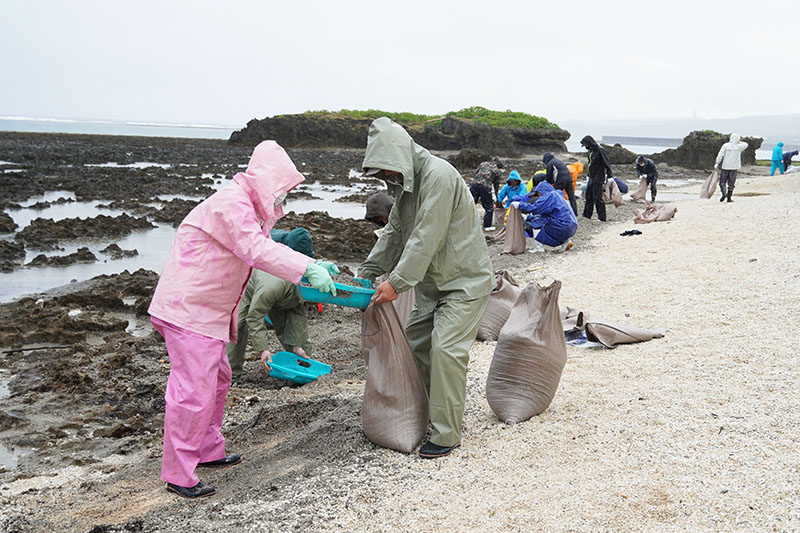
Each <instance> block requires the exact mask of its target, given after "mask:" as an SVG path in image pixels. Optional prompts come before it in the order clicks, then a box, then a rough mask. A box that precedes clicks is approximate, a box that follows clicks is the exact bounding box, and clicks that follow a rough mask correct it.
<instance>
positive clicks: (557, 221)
mask: <svg viewBox="0 0 800 533" xmlns="http://www.w3.org/2000/svg"><path fill="white" fill-rule="evenodd" d="M534 199H535V201H534V202H531V200H534ZM511 205H512V206H514V207H516V208H517V209H519V210H520V212H522V213H529V214H528V216H527V217H526V219H525V223H524V225H525V228H526V230H530V231H531V233H533V236H534V242H535V247H534V248H533V249H532V250H531V252H543V251H544V246H545V245H546V246H552V247H560V251H566V250H569V249H570V248H572V240H571V238H572V236H573V235H575V232H576V231H577V230H578V218H577V217H576V216H575V213H573V212H572V207H571V206H570V205H569V203H567V200H565V199H564V194H563V193H562V192H561V191H557V190H555V189H554V188H553V186H552V185H550V184H549V183H548V182H546V181H543V182H541V183H540V184H539V185H537V186H536V188H535V189H534V190H533V193H531V195H529V196H517V197H515V198H514V199H513V201H512V202H511ZM535 230H539V231H538V232H537V231H535Z"/></svg>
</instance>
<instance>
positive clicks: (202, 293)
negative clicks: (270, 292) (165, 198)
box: [149, 141, 313, 342]
mask: <svg viewBox="0 0 800 533" xmlns="http://www.w3.org/2000/svg"><path fill="white" fill-rule="evenodd" d="M303 179H304V178H303V175H302V174H300V173H299V172H298V171H297V169H296V168H295V166H294V163H292V160H291V159H290V158H289V156H288V155H287V154H286V152H285V151H284V150H283V148H281V147H280V146H279V145H278V144H277V143H276V142H275V141H264V142H262V143H261V144H259V145H258V146H256V148H255V150H254V151H253V155H252V157H251V158H250V164H249V165H248V166H247V171H246V172H240V173H239V174H236V175H235V176H234V177H233V183H231V184H230V185H228V186H227V187H225V188H224V189H222V190H220V191H218V192H216V193H214V194H213V195H211V196H210V197H208V198H207V199H206V200H204V201H203V202H201V203H200V204H199V205H198V206H197V207H195V208H194V209H192V211H191V212H190V213H189V214H188V215H186V218H185V219H184V220H183V222H181V225H180V226H179V227H178V231H177V233H176V235H175V240H174V241H173V243H172V248H171V249H170V252H169V256H168V257H167V262H166V264H165V265H164V270H163V272H162V273H161V277H160V278H159V281H158V286H157V287H156V290H155V293H154V294H153V301H152V302H151V304H150V309H149V312H150V314H151V315H152V316H155V317H157V318H160V319H161V320H164V321H166V322H169V323H171V324H175V325H176V326H179V327H182V328H184V329H188V330H189V331H192V332H195V333H199V334H201V335H205V336H207V337H211V338H214V339H220V340H223V341H226V342H227V341H230V340H235V338H236V318H237V308H238V304H239V299H240V298H241V295H242V292H243V291H244V288H245V285H246V284H247V280H248V279H249V277H250V271H251V268H257V269H259V270H263V271H265V272H269V273H270V274H273V275H275V276H277V277H279V278H282V279H285V280H287V281H290V282H291V283H294V284H297V283H298V282H299V281H300V278H301V277H302V276H303V274H304V273H305V270H306V267H307V266H308V263H310V262H312V261H313V259H312V258H310V257H308V256H306V255H303V254H301V253H298V252H295V251H294V250H292V249H291V248H289V247H288V246H284V245H282V244H278V243H276V242H274V241H273V240H271V239H270V238H269V230H270V229H271V228H272V226H273V225H274V224H275V222H276V221H277V220H278V219H279V218H280V217H282V216H283V210H282V209H281V208H279V209H277V210H276V209H275V208H274V203H275V198H277V197H278V196H279V195H280V194H281V193H284V192H289V191H290V190H291V189H293V188H294V187H296V186H297V185H298V184H300V183H302V182H303Z"/></svg>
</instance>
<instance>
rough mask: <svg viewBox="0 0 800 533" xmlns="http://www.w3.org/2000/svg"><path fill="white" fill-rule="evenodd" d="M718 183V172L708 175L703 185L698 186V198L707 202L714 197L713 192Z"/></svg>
mask: <svg viewBox="0 0 800 533" xmlns="http://www.w3.org/2000/svg"><path fill="white" fill-rule="evenodd" d="M718 183H719V170H714V172H712V173H711V174H709V175H708V177H707V178H706V181H704V182H703V185H701V186H700V198H705V199H706V200H707V199H709V198H711V197H712V196H714V192H715V191H716V190H717V184H718Z"/></svg>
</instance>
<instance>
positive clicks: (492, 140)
mask: <svg viewBox="0 0 800 533" xmlns="http://www.w3.org/2000/svg"><path fill="white" fill-rule="evenodd" d="M371 122H372V121H371V120H370V119H356V118H343V117H326V116H315V115H281V116H276V117H272V118H264V119H261V120H258V119H253V120H251V121H250V122H248V123H247V126H246V127H245V128H243V129H241V130H238V131H235V132H233V133H232V134H231V137H230V139H229V140H228V142H229V143H230V144H241V145H246V146H255V145H256V144H258V143H259V142H261V141H263V140H265V139H274V140H276V141H278V143H279V144H280V145H281V146H283V147H285V148H336V147H344V148H363V147H364V145H365V144H366V139H367V131H368V129H369V125H370V123H371ZM404 127H405V128H406V129H407V130H408V132H409V134H411V136H412V137H413V138H414V141H416V142H417V143H418V144H420V145H422V146H424V147H425V148H428V149H430V150H461V149H464V148H475V149H480V150H484V151H486V152H490V153H492V154H497V155H501V156H507V157H514V156H518V155H520V154H522V153H526V152H545V151H552V152H558V151H562V152H563V151H566V145H565V144H564V141H566V140H567V139H568V138H569V135H570V134H569V132H568V131H566V130H561V129H555V128H542V129H535V130H532V129H526V128H505V127H493V126H489V125H487V124H482V123H479V122H474V121H471V120H463V119H460V118H455V117H445V118H444V119H442V120H440V121H435V122H428V123H425V124H424V125H421V124H413V125H404Z"/></svg>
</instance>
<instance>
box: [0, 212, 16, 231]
mask: <svg viewBox="0 0 800 533" xmlns="http://www.w3.org/2000/svg"><path fill="white" fill-rule="evenodd" d="M16 229H17V223H16V222H14V219H13V218H11V215H9V214H8V213H6V212H2V213H0V233H11V232H12V231H14V230H16Z"/></svg>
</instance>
